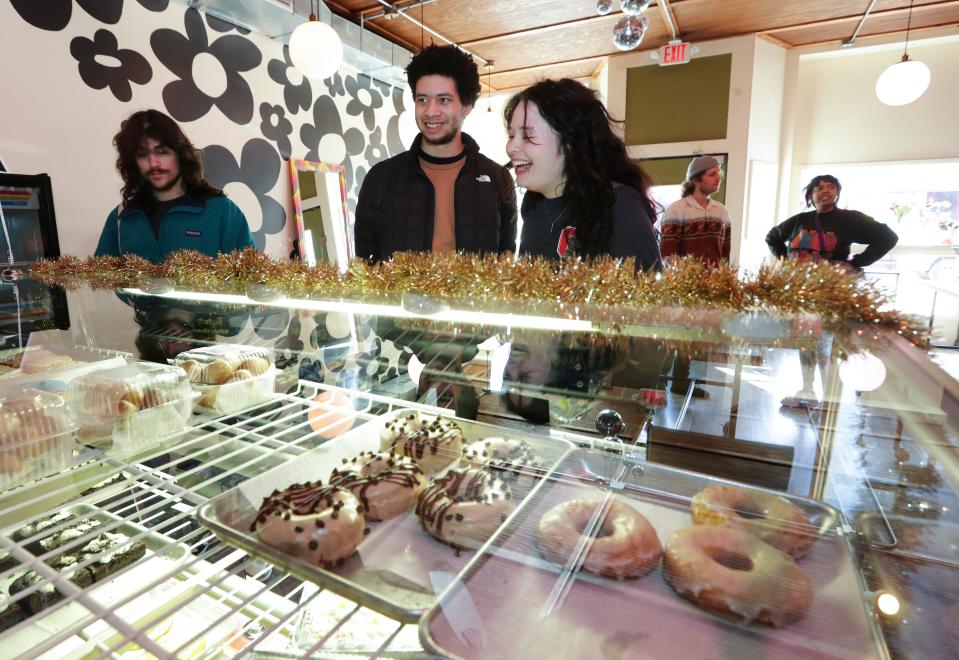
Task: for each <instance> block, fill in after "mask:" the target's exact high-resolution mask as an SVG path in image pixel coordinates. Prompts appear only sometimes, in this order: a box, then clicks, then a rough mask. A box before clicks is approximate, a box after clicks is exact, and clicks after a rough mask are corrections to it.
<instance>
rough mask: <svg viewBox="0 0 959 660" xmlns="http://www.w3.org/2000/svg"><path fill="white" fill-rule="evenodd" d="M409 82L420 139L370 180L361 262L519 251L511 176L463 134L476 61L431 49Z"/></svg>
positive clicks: (359, 233)
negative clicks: (408, 254)
mask: <svg viewBox="0 0 959 660" xmlns="http://www.w3.org/2000/svg"><path fill="white" fill-rule="evenodd" d="M406 79H407V82H408V83H409V86H410V90H411V91H412V92H413V102H414V115H415V117H416V125H417V126H418V127H419V129H420V133H419V135H417V136H416V139H415V140H413V145H412V146H411V147H410V149H409V151H405V152H403V153H401V154H397V155H396V156H393V157H392V158H390V159H388V160H385V161H383V162H381V163H377V164H376V165H374V166H373V168H372V169H371V170H370V172H369V174H367V175H366V179H364V181H363V187H362V189H361V190H360V195H359V200H358V202H357V206H356V230H355V235H356V256H357V257H361V258H363V259H369V260H371V261H382V260H385V259H389V258H390V257H391V256H393V253H394V252H399V251H404V250H405V251H415V252H424V251H434V252H452V251H454V250H465V251H467V252H481V253H482V252H504V251H507V250H512V249H513V247H514V244H515V241H516V196H515V191H514V186H513V180H512V177H510V175H509V172H508V171H507V170H506V169H505V168H503V167H502V166H500V165H497V164H496V163H494V162H493V161H492V160H490V159H489V158H486V157H485V156H483V155H482V154H481V153H480V152H479V146H478V145H477V144H476V142H475V141H474V140H473V138H471V137H470V136H469V135H467V134H465V133H463V131H462V127H463V120H464V119H466V116H467V115H468V114H469V113H470V111H471V110H472V109H473V104H475V103H476V99H477V98H478V96H479V92H480V83H479V73H478V72H477V70H476V64H475V63H474V62H473V58H472V57H470V56H469V55H467V54H466V53H464V52H463V51H461V50H459V49H458V48H456V47H455V46H429V47H427V48H425V49H423V50H422V51H420V52H419V53H418V54H417V55H416V56H415V57H414V58H413V59H412V60H411V61H410V64H409V66H408V67H407V68H406Z"/></svg>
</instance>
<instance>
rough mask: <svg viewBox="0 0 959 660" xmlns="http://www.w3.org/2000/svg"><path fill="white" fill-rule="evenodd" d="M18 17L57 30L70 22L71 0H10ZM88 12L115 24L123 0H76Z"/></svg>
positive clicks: (37, 26) (101, 19)
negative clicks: (40, 0) (39, 0)
mask: <svg viewBox="0 0 959 660" xmlns="http://www.w3.org/2000/svg"><path fill="white" fill-rule="evenodd" d="M10 4H12V5H13V9H14V10H15V11H16V12H17V13H18V14H20V18H22V19H23V20H25V21H26V22H27V23H29V24H30V25H32V26H33V27H35V28H40V29H41V30H50V31H51V32H57V31H59V30H62V29H63V28H65V27H66V26H67V24H68V23H70V17H71V16H72V15H73V0H43V2H38V1H37V0H10ZM77 4H78V5H80V6H81V7H83V9H85V10H86V12H87V13H88V14H90V15H91V16H93V18H95V19H97V20H98V21H100V22H102V23H109V24H110V25H113V24H115V23H116V22H117V21H119V20H120V14H122V13H123V0H77Z"/></svg>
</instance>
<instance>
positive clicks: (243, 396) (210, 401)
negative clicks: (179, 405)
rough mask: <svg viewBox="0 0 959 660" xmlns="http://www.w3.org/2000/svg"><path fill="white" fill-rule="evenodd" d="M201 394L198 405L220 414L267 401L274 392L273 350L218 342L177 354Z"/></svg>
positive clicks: (177, 361)
mask: <svg viewBox="0 0 959 660" xmlns="http://www.w3.org/2000/svg"><path fill="white" fill-rule="evenodd" d="M174 364H175V365H176V366H178V367H180V368H181V369H183V371H184V372H185V373H186V375H187V378H188V379H189V381H190V384H191V386H192V387H193V389H194V390H195V391H197V392H198V393H199V394H200V396H199V399H198V400H197V404H196V405H197V406H198V407H200V408H205V409H208V410H210V411H212V412H216V413H220V414H229V413H234V412H237V411H239V410H242V409H243V408H248V407H250V406H253V405H256V404H258V403H262V402H263V401H267V400H269V399H270V397H271V396H272V395H273V389H274V385H275V378H276V375H275V371H274V370H273V369H271V367H272V365H273V352H272V350H271V349H268V348H260V347H248V346H239V345H232V344H215V345H213V346H204V347H202V348H195V349H192V350H189V351H184V352H183V353H180V355H178V356H177V358H176V360H175V361H174Z"/></svg>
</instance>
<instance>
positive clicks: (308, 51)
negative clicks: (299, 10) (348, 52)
mask: <svg viewBox="0 0 959 660" xmlns="http://www.w3.org/2000/svg"><path fill="white" fill-rule="evenodd" d="M290 61H291V62H293V66H294V67H296V70H297V71H299V72H300V73H302V74H303V75H304V76H306V77H307V78H310V79H311V80H323V79H324V78H329V77H330V76H332V75H333V74H334V73H336V71H337V69H339V68H340V65H341V64H342V63H343V42H342V41H341V40H340V35H338V34H337V33H336V30H334V29H333V28H332V27H330V26H329V25H327V24H326V23H323V22H321V21H320V20H318V19H317V17H316V13H315V11H314V5H313V0H310V19H309V20H308V21H307V22H306V23H301V24H300V25H298V26H297V27H296V29H295V30H293V34H292V35H290Z"/></svg>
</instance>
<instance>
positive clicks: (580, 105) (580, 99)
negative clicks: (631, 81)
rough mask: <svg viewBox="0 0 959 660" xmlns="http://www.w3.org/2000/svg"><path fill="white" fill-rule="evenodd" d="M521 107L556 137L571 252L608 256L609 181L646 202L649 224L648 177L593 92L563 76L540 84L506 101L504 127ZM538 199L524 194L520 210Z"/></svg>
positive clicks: (651, 216) (652, 204)
mask: <svg viewBox="0 0 959 660" xmlns="http://www.w3.org/2000/svg"><path fill="white" fill-rule="evenodd" d="M527 103H534V104H535V105H536V107H537V109H538V110H539V113H540V115H542V117H543V119H545V120H546V123H548V124H549V125H550V126H551V127H552V129H553V130H554V131H556V134H557V136H558V137H559V144H560V149H562V152H563V157H564V158H565V172H564V174H565V175H566V182H565V187H564V188H563V200H564V202H565V206H566V208H567V209H568V212H569V214H570V218H571V219H572V220H573V221H574V222H575V225H576V243H577V249H578V251H579V253H580V254H581V255H582V256H597V255H600V254H606V253H608V252H609V241H610V237H611V236H612V233H613V231H612V222H613V221H612V215H613V201H614V198H613V183H614V182H616V183H621V184H623V185H627V186H630V187H631V188H634V189H636V190H637V191H639V192H640V193H641V194H642V196H643V198H644V199H645V200H646V207H647V208H646V212H647V213H648V214H649V219H650V221H651V222H655V219H656V203H655V202H654V201H653V199H652V197H651V196H650V194H649V187H650V186H651V185H652V179H651V178H650V177H649V175H648V174H646V172H644V171H643V169H642V168H641V167H640V166H639V165H638V164H637V163H635V162H633V161H632V160H630V158H629V155H628V154H627V153H626V145H625V144H624V143H623V141H622V139H620V138H619V137H618V136H617V135H616V134H615V133H614V132H613V122H614V121H615V120H613V119H612V118H611V117H610V116H609V112H608V111H607V110H606V107H605V106H604V105H603V103H602V101H600V100H599V99H598V98H597V97H596V93H595V92H594V91H593V90H591V89H589V88H588V87H586V86H584V85H582V84H581V83H578V82H576V81H575V80H571V79H569V78H563V79H561V80H542V81H540V82H538V83H536V84H534V85H533V86H531V87H528V88H527V89H525V90H523V91H522V92H520V93H518V94H516V95H514V96H513V97H512V98H510V99H509V101H507V102H506V107H505V108H504V110H503V117H504V118H505V119H506V123H507V124H509V123H510V121H511V120H512V118H513V113H514V112H516V110H517V108H520V106H522V110H521V111H522V112H524V113H525V112H526V105H527ZM542 198H543V196H542V195H541V194H540V193H537V192H533V191H529V192H527V193H526V196H525V197H524V199H523V207H524V208H530V207H531V206H533V205H535V204H537V203H539V201H540V200H541V199H542Z"/></svg>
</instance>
